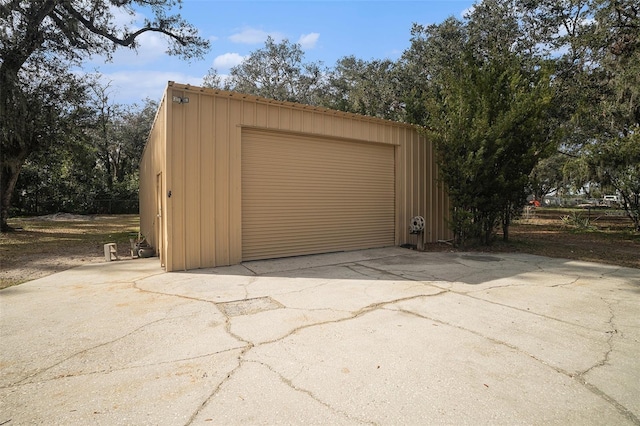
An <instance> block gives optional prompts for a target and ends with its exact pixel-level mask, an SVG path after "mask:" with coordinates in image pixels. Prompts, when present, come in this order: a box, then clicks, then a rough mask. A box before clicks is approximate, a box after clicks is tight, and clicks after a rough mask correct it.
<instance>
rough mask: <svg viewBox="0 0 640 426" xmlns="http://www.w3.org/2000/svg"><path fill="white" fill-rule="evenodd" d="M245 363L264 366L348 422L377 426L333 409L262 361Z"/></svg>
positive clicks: (289, 385) (295, 389)
mask: <svg viewBox="0 0 640 426" xmlns="http://www.w3.org/2000/svg"><path fill="white" fill-rule="evenodd" d="M244 362H245V363H250V362H251V363H254V364H258V365H262V366H263V367H265V368H267V369H268V370H269V371H271V372H272V373H274V374H275V375H277V376H278V377H279V378H280V381H281V382H282V383H283V384H285V385H287V386H288V387H290V388H291V389H293V390H294V391H296V392H299V393H302V394H304V395H307V396H308V397H310V398H311V399H313V400H314V401H316V402H318V403H319V404H321V405H323V406H324V407H326V408H328V409H329V410H331V411H333V412H334V413H336V414H339V415H341V416H343V417H345V418H346V419H347V420H350V421H356V422H358V423H360V424H368V425H377V423H375V422H372V421H370V420H362V419H358V418H354V417H353V416H351V415H349V413H346V412H344V411H342V410H339V409H337V408H335V407H333V406H332V405H331V404H329V403H328V402H325V401H323V400H322V399H320V397H318V396H317V395H316V394H314V393H313V392H312V391H310V390H308V389H304V388H302V387H300V386H296V385H295V384H294V383H293V381H292V380H291V379H288V378H286V377H284V376H283V375H282V374H281V373H280V372H278V371H276V370H275V369H274V368H273V367H272V366H270V365H269V364H266V363H264V362H262V361H255V360H246V361H244Z"/></svg>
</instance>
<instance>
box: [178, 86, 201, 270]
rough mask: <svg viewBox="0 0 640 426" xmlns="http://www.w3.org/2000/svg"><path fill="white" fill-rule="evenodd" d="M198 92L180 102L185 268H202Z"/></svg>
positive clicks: (199, 107) (199, 106) (199, 108)
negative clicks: (182, 126) (182, 125)
mask: <svg viewBox="0 0 640 426" xmlns="http://www.w3.org/2000/svg"><path fill="white" fill-rule="evenodd" d="M200 97H201V96H200V95H199V94H191V95H190V96H189V103H188V104H183V105H181V106H182V107H183V111H184V147H185V155H184V157H185V159H184V192H185V212H184V221H185V223H184V229H185V255H184V264H185V269H196V268H201V267H202V259H201V257H202V247H201V237H202V229H201V227H200V218H201V216H202V211H203V197H202V187H201V181H200V174H201V172H202V170H201V168H200V167H198V166H199V164H200V158H201V156H202V150H201V148H202V139H201V134H200V131H201V129H202V126H201V122H200V110H201V105H200Z"/></svg>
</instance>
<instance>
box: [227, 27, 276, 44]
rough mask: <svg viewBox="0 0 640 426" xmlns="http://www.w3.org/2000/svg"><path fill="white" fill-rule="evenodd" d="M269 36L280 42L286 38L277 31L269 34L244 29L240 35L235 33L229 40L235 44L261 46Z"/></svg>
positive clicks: (257, 30)
mask: <svg viewBox="0 0 640 426" xmlns="http://www.w3.org/2000/svg"><path fill="white" fill-rule="evenodd" d="M269 36H271V38H273V39H274V40H275V41H278V42H279V41H282V40H284V39H285V38H286V37H285V36H284V35H283V34H282V33H279V32H275V31H273V32H267V31H264V30H259V29H256V28H244V29H243V30H242V31H240V32H239V33H235V34H232V35H231V36H229V40H231V41H232V42H234V43H243V44H260V43H264V42H265V41H266V40H267V37H269Z"/></svg>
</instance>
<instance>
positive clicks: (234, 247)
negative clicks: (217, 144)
mask: <svg viewBox="0 0 640 426" xmlns="http://www.w3.org/2000/svg"><path fill="white" fill-rule="evenodd" d="M242 107H243V103H242V102H241V101H239V100H237V99H233V100H230V105H229V123H241V122H242V118H243V112H242ZM241 130H242V129H241V128H240V126H237V125H235V126H232V125H229V135H228V137H229V207H228V212H229V263H230V264H232V265H233V264H236V263H240V262H241V261H242V256H241V253H242V245H241V244H242V212H241V208H242V199H241V191H242V190H241V184H242V182H241V179H242V177H241V146H242V143H241V142H242V133H241Z"/></svg>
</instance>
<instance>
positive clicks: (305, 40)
mask: <svg viewBox="0 0 640 426" xmlns="http://www.w3.org/2000/svg"><path fill="white" fill-rule="evenodd" d="M319 38H320V34H319V33H309V34H302V35H301V36H300V38H299V39H298V44H299V45H301V46H302V48H303V49H313V48H314V47H316V43H317V42H318V39H319Z"/></svg>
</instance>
